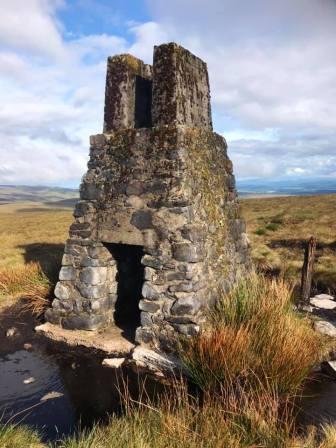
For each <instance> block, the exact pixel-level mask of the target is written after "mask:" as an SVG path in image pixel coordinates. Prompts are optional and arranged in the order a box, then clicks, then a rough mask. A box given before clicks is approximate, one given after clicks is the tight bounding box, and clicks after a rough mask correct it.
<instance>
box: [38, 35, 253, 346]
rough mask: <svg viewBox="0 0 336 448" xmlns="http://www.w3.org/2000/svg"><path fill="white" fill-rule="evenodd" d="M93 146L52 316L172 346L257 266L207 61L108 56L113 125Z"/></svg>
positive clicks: (180, 53)
mask: <svg viewBox="0 0 336 448" xmlns="http://www.w3.org/2000/svg"><path fill="white" fill-rule="evenodd" d="M90 144H91V148H90V160H89V162H88V171H87V173H86V174H85V176H84V177H83V180H82V184H81V187H80V200H79V202H78V203H77V205H76V207H75V211H74V222H73V224H72V225H71V227H70V237H69V239H68V240H67V242H66V245H65V251H64V256H63V260H62V268H61V270H60V274H59V282H58V283H57V285H56V288H55V296H56V298H55V299H54V301H53V303H52V307H51V308H50V309H48V310H47V312H46V319H47V321H49V322H50V323H52V324H55V325H60V326H62V327H63V328H65V329H72V330H98V329H103V328H106V327H109V326H113V325H119V326H120V327H121V328H124V330H125V333H127V332H130V333H129V334H131V333H132V332H133V335H134V338H135V340H136V342H137V343H141V344H144V343H145V344H150V345H151V346H152V347H157V348H160V349H161V350H168V349H169V348H171V347H172V346H173V345H174V341H176V340H177V336H178V334H182V335H193V334H195V333H197V332H198V331H199V329H200V326H201V325H202V324H203V323H204V321H205V315H206V314H205V311H206V310H207V308H208V307H209V306H210V305H211V304H213V303H214V302H215V301H216V298H217V297H218V290H219V289H224V290H225V291H228V290H229V289H230V288H231V287H232V285H233V284H234V282H235V281H236V279H237V277H238V276H239V275H242V274H244V272H246V270H247V269H249V266H250V259H249V250H248V239H247V236H246V233H245V224H244V222H243V220H242V219H241V217H240V211H239V204H238V201H237V193H236V189H235V178H234V176H233V171H232V162H231V161H230V159H229V158H228V156H227V145H226V141H225V139H224V138H223V137H222V136H221V135H218V134H216V133H214V132H213V130H212V120H211V106H210V91H209V79H208V73H207V66H206V64H205V63H204V62H203V61H202V60H201V59H199V58H197V57H196V56H194V55H193V54H191V53H190V52H189V51H187V50H185V49H184V48H182V47H180V46H178V45H176V44H175V43H169V44H165V45H160V46H157V47H155V48H154V61H153V66H151V65H146V64H144V63H143V62H142V61H141V60H139V59H136V58H134V57H133V56H130V55H119V56H114V57H110V58H108V63H107V77H106V92H105V111H104V130H103V133H102V134H98V135H94V136H92V137H91V138H90Z"/></svg>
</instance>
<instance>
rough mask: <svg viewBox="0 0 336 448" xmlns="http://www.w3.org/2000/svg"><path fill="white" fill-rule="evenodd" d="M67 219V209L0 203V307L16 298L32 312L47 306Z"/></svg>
mask: <svg viewBox="0 0 336 448" xmlns="http://www.w3.org/2000/svg"><path fill="white" fill-rule="evenodd" d="M71 221H72V211H71V210H69V209H54V208H47V207H45V206H44V207H41V204H38V203H27V202H25V203H15V204H6V205H1V206H0V238H1V255H2V257H1V260H0V308H1V307H4V306H7V304H8V303H9V302H13V300H15V299H17V298H18V297H23V298H24V306H25V307H26V308H27V309H30V310H31V311H32V312H33V313H34V314H35V315H40V314H41V313H42V312H43V310H44V308H45V307H46V306H48V304H49V295H50V291H51V290H52V287H53V285H54V284H55V282H56V280H57V275H58V271H59V267H60V262H61V257H62V254H63V247H64V242H65V240H66V238H67V236H68V228H69V225H70V223H71Z"/></svg>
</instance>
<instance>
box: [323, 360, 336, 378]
mask: <svg viewBox="0 0 336 448" xmlns="http://www.w3.org/2000/svg"><path fill="white" fill-rule="evenodd" d="M321 370H322V372H323V373H325V374H326V375H329V376H332V377H333V378H336V361H325V362H322V363H321Z"/></svg>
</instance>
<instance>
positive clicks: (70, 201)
mask: <svg viewBox="0 0 336 448" xmlns="http://www.w3.org/2000/svg"><path fill="white" fill-rule="evenodd" d="M78 197H79V192H78V190H75V189H71V188H61V187H44V186H34V187H31V186H26V185H0V204H8V203H13V202H26V201H29V202H38V203H45V204H46V205H48V206H55V207H62V208H63V207H73V205H74V204H75V203H76V201H77V200H78Z"/></svg>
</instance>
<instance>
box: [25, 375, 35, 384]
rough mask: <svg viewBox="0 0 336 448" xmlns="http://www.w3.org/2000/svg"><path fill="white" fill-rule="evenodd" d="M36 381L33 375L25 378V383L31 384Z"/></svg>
mask: <svg viewBox="0 0 336 448" xmlns="http://www.w3.org/2000/svg"><path fill="white" fill-rule="evenodd" d="M34 382H35V378H34V377H33V376H30V377H29V378H26V379H25V380H23V383H24V384H31V383H34Z"/></svg>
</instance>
